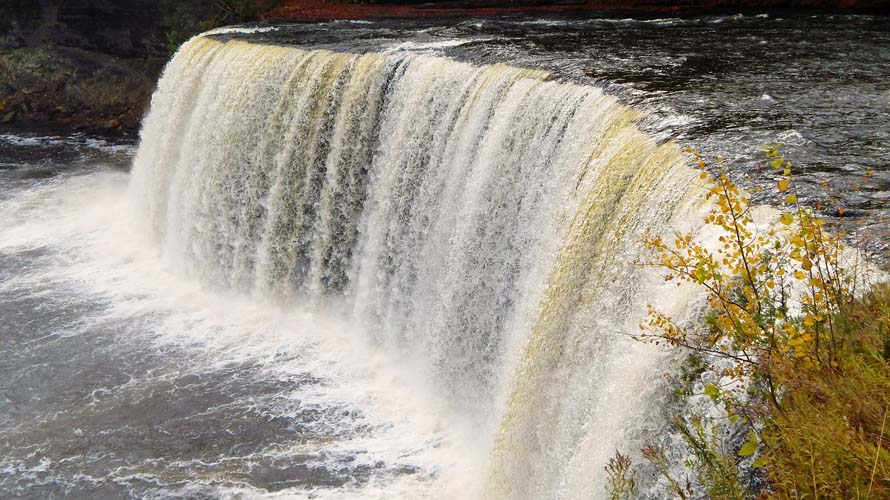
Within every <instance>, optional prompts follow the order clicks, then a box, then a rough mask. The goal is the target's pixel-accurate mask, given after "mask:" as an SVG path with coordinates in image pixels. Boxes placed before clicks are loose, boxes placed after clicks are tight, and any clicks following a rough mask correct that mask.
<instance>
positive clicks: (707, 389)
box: [705, 384, 720, 399]
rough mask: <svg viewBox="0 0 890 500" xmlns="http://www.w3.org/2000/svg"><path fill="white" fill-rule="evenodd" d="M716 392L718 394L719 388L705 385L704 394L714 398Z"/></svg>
mask: <svg viewBox="0 0 890 500" xmlns="http://www.w3.org/2000/svg"><path fill="white" fill-rule="evenodd" d="M718 394H720V389H718V388H717V386H716V385H714V384H708V385H706V386H705V396H708V397H710V398H711V399H714V398H716V397H717V395H718Z"/></svg>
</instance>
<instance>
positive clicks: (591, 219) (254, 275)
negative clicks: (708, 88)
mask: <svg viewBox="0 0 890 500" xmlns="http://www.w3.org/2000/svg"><path fill="white" fill-rule="evenodd" d="M638 119H639V116H638V114H637V113H636V112H634V111H633V110H630V109H628V108H626V107H624V106H622V105H620V104H619V103H618V102H617V101H616V99H614V98H613V97H610V96H607V95H604V94H603V93H602V92H601V91H600V90H599V89H597V88H593V87H586V86H579V85H573V84H566V83H560V82H555V81H549V80H548V79H547V74H546V73H544V72H541V71H532V70H523V69H518V68H514V67H510V66H504V65H493V66H473V65H469V64H464V63H459V62H455V61H451V60H448V59H443V58H439V57H434V56H431V55H423V54H412V53H399V52H396V53H390V54H373V53H372V54H365V55H357V54H347V53H336V52H329V51H323V50H314V51H305V50H299V49H295V48H287V47H278V46H263V45H258V44H251V43H247V42H243V41H228V42H221V41H217V40H214V39H212V38H208V37H198V38H195V39H193V40H192V41H190V42H189V43H188V44H186V45H185V46H184V47H183V48H182V49H181V50H180V51H179V53H178V54H177V56H176V57H175V58H174V60H173V61H172V62H171V63H170V64H169V66H168V67H167V69H166V71H165V73H164V76H163V77H162V79H161V81H160V84H159V88H158V90H157V92H156V94H155V96H154V98H153V101H152V108H151V111H150V113H149V115H148V116H147V118H146V120H145V125H144V128H143V130H142V136H141V139H142V140H141V144H140V147H139V151H138V154H137V156H136V159H135V163H134V168H133V174H132V182H131V198H132V200H133V203H134V204H135V205H136V208H137V210H138V211H139V212H140V213H142V214H144V216H145V217H146V218H147V220H148V222H149V226H150V231H151V237H152V239H153V240H154V241H155V242H156V244H157V245H159V247H160V248H162V249H163V258H164V259H165V260H166V262H167V263H168V264H169V265H171V266H172V267H174V268H175V269H178V270H179V271H180V272H182V273H184V274H185V275H187V276H191V277H194V278H196V279H199V280H202V281H203V282H205V283H208V284H210V285H211V286H214V287H218V288H220V289H224V290H230V289H234V290H237V291H242V292H245V293H249V294H252V295H254V296H255V297H257V298H259V299H260V300H270V301H273V300H288V299H292V298H295V297H296V298H300V299H301V300H310V301H314V302H315V303H317V304H333V305H336V306H337V307H340V308H341V310H346V311H348V314H349V315H350V316H351V317H352V318H353V320H354V322H355V323H356V324H357V325H359V326H360V329H361V331H363V332H364V335H365V336H367V337H368V338H370V339H372V340H373V342H375V343H376V344H377V345H379V346H381V348H382V349H383V350H384V351H386V352H389V353H391V354H393V355H394V358H393V359H397V360H398V363H399V364H400V365H403V367H404V369H405V370H409V371H412V373H416V375H417V378H419V379H421V380H423V382H424V383H425V384H427V385H428V387H430V388H431V389H432V390H433V392H434V394H436V396H437V399H439V400H440V401H441V402H443V404H445V405H446V406H447V407H448V408H450V410H451V411H454V412H455V414H458V415H462V416H464V417H465V418H467V419H469V420H470V421H471V422H473V426H474V429H475V431H474V433H475V434H474V439H473V442H474V444H475V446H476V447H477V448H478V450H477V451H478V455H479V456H481V457H483V459H482V462H481V464H482V465H480V466H479V470H478V471H477V473H478V477H477V478H476V481H475V483H476V484H477V487H478V490H479V491H478V493H479V494H484V495H486V496H487V497H488V498H513V499H529V498H536V499H544V498H596V497H598V496H602V495H604V494H605V490H604V489H603V488H602V477H601V476H602V474H601V471H602V467H603V465H604V463H605V462H606V460H607V458H608V456H610V455H611V454H612V453H613V452H614V450H615V449H616V448H617V447H622V448H625V449H633V448H635V447H636V448H639V447H638V446H635V443H638V442H639V441H640V439H641V435H642V433H643V432H645V430H646V426H647V425H655V424H648V423H646V419H642V418H640V416H641V415H643V414H644V413H646V412H647V411H649V410H650V409H651V407H652V406H653V405H655V404H658V401H659V399H658V398H659V397H660V395H661V394H662V388H661V387H660V386H659V384H657V383H652V381H653V380H655V379H657V378H658V376H659V375H660V374H661V372H662V371H663V370H664V364H665V363H666V362H667V361H666V360H665V358H664V356H663V354H662V353H660V352H658V351H656V350H654V349H652V348H649V347H647V346H641V345H638V344H635V343H633V342H632V341H631V340H629V339H628V336H627V333H628V332H630V331H632V330H633V329H635V328H636V326H637V324H638V321H639V319H640V314H641V311H645V304H646V303H647V302H651V303H657V304H659V305H660V306H662V307H663V308H666V309H668V310H673V311H675V312H676V313H677V314H679V315H682V314H683V312H684V311H685V310H686V306H687V303H688V301H689V300H691V299H692V297H690V296H688V295H687V294H686V293H685V292H684V291H683V290H680V291H676V290H675V289H672V290H664V289H663V288H660V287H659V286H657V285H655V284H654V281H653V279H654V277H653V276H651V275H650V273H649V272H648V271H646V270H644V269H641V268H640V267H639V266H638V265H637V264H638V262H639V261H640V258H641V253H640V252H641V251H640V249H639V246H640V245H639V239H640V237H641V235H642V234H643V233H644V232H645V231H647V230H654V231H663V230H665V229H666V228H668V227H671V226H673V227H677V226H690V225H693V223H692V221H695V220H700V219H699V218H698V217H696V216H695V214H696V211H697V209H698V204H699V202H698V200H699V199H700V196H698V192H697V190H696V189H690V188H689V186H693V185H694V181H693V179H694V177H693V173H692V172H691V170H690V169H688V168H687V167H685V166H684V165H683V162H682V160H681V158H680V155H679V153H678V151H677V148H676V147H675V146H674V145H672V144H670V143H668V144H663V145H657V144H655V142H654V141H653V140H652V139H651V138H649V137H647V136H646V135H645V134H643V133H641V132H640V131H639V130H638V128H637V126H636V123H637V121H638Z"/></svg>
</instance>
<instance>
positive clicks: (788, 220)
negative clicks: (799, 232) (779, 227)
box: [779, 212, 794, 226]
mask: <svg viewBox="0 0 890 500" xmlns="http://www.w3.org/2000/svg"><path fill="white" fill-rule="evenodd" d="M779 220H780V221H781V222H782V224H785V225H786V226H787V225H789V224H791V223H792V222H794V216H793V215H791V214H789V213H788V212H785V213H784V214H782V217H781V218H779Z"/></svg>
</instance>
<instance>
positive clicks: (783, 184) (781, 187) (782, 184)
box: [779, 179, 788, 191]
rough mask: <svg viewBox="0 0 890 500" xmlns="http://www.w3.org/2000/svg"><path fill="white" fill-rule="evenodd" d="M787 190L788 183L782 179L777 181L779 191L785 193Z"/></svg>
mask: <svg viewBox="0 0 890 500" xmlns="http://www.w3.org/2000/svg"><path fill="white" fill-rule="evenodd" d="M787 190H788V181H786V180H785V179H782V180H780V181H779V191H787Z"/></svg>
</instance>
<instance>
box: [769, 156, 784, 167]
mask: <svg viewBox="0 0 890 500" xmlns="http://www.w3.org/2000/svg"><path fill="white" fill-rule="evenodd" d="M784 161H785V160H784V159H783V158H782V157H781V156H779V157H777V158H775V159H774V160H773V161H772V163H770V165H772V166H773V168H782V163H784Z"/></svg>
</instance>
